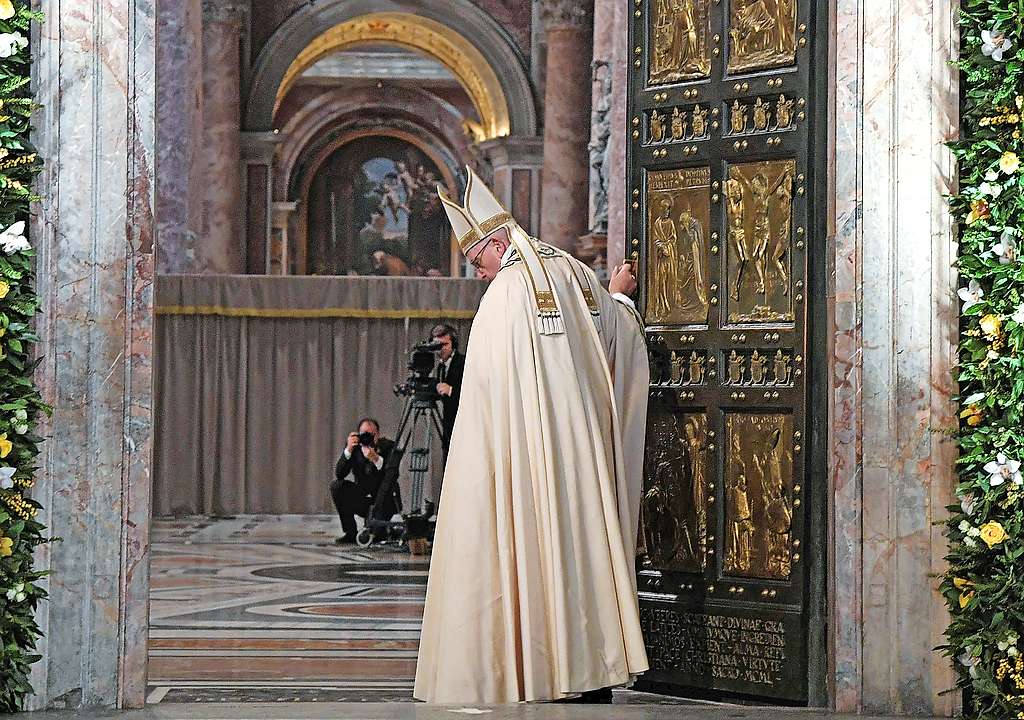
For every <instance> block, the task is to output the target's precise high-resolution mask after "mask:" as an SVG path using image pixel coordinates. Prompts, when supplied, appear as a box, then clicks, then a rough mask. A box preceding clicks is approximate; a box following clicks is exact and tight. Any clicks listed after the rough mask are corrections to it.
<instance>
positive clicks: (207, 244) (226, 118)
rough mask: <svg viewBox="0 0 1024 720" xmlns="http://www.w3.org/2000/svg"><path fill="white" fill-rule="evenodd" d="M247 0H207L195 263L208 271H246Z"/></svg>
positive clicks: (204, 12) (204, 3)
mask: <svg viewBox="0 0 1024 720" xmlns="http://www.w3.org/2000/svg"><path fill="white" fill-rule="evenodd" d="M246 9H247V3H245V2H242V1H240V0H203V118H204V122H203V124H204V130H205V133H204V139H203V141H204V155H205V157H206V177H205V187H204V190H203V195H204V197H205V199H206V203H205V212H204V222H203V238H202V242H201V243H200V246H199V247H198V248H196V262H197V264H198V265H199V267H202V268H203V270H204V271H206V272H218V273H243V272H245V271H246V248H245V241H244V239H243V232H242V210H241V208H242V202H241V200H242V178H241V172H242V167H241V148H240V127H241V67H240V50H239V48H240V47H241V45H240V43H241V37H242V23H243V20H244V18H245V16H246Z"/></svg>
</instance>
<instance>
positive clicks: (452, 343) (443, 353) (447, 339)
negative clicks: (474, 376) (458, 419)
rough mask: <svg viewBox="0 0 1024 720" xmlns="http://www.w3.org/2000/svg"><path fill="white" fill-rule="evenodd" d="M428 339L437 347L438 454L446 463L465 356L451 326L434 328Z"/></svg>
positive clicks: (436, 326)
mask: <svg viewBox="0 0 1024 720" xmlns="http://www.w3.org/2000/svg"><path fill="white" fill-rule="evenodd" d="M430 339H431V340H433V341H434V342H435V343H438V344H439V345H440V346H441V349H440V350H439V351H438V354H439V360H440V362H438V364H437V369H436V370H435V375H436V376H437V380H438V382H437V393H438V395H440V396H441V450H442V452H443V453H444V460H445V462H447V461H448V446H449V444H450V443H451V441H452V429H453V428H454V427H455V414H456V413H457V412H458V411H459V395H460V394H461V392H462V371H463V370H464V369H465V367H466V356H465V355H463V354H462V353H460V352H459V337H458V335H456V334H455V328H453V327H452V326H451V325H446V324H441V325H435V326H434V328H433V330H431V331H430Z"/></svg>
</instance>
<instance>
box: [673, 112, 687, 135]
mask: <svg viewBox="0 0 1024 720" xmlns="http://www.w3.org/2000/svg"><path fill="white" fill-rule="evenodd" d="M684 135H686V114H685V113H681V112H679V108H675V109H674V110H672V139H673V140H682V139H683V136H684Z"/></svg>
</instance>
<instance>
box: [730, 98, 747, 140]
mask: <svg viewBox="0 0 1024 720" xmlns="http://www.w3.org/2000/svg"><path fill="white" fill-rule="evenodd" d="M729 123H730V125H731V127H732V131H733V134H738V133H744V132H746V131H747V106H746V105H743V104H741V103H740V101H739V100H733V101H732V112H730V113H729Z"/></svg>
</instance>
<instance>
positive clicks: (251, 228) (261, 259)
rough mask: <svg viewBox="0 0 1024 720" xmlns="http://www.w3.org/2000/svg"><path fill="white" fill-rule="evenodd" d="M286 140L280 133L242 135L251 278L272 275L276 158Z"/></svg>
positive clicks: (245, 234) (247, 256) (247, 264)
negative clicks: (271, 245)
mask: <svg viewBox="0 0 1024 720" xmlns="http://www.w3.org/2000/svg"><path fill="white" fill-rule="evenodd" d="M282 139H283V138H282V136H281V135H280V134H279V133H278V132H277V131H273V132H243V133H242V134H241V160H242V192H241V195H242V197H244V198H245V202H244V205H243V216H244V223H243V233H242V235H243V237H244V242H245V272H247V273H249V274H251V275H265V274H267V273H270V272H271V267H270V266H271V262H272V261H271V256H272V253H271V252H270V237H271V233H270V230H271V224H272V220H273V217H272V216H273V211H272V207H271V204H272V202H273V192H274V154H275V153H276V151H277V146H278V143H280V142H281V140H282ZM275 274H276V273H275Z"/></svg>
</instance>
